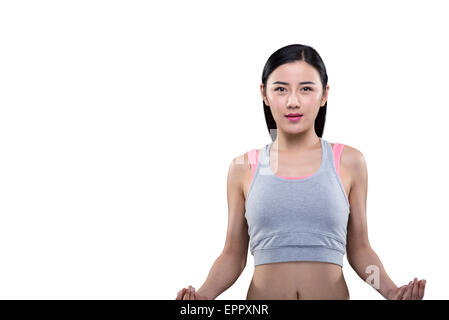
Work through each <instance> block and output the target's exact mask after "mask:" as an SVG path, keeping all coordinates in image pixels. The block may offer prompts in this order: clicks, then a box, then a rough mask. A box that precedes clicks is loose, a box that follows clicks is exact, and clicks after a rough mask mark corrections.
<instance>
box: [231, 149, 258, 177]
mask: <svg viewBox="0 0 449 320" xmlns="http://www.w3.org/2000/svg"><path fill="white" fill-rule="evenodd" d="M261 150H262V149H261V148H260V149H257V148H254V149H250V150H247V151H246V152H244V153H242V154H239V155H237V156H235V157H234V158H233V159H232V161H231V164H230V168H229V170H230V172H231V173H232V174H233V175H234V176H236V177H238V178H239V179H242V181H243V179H246V178H247V177H249V176H251V170H252V166H253V165H255V164H256V163H257V161H258V158H259V154H260V151H261Z"/></svg>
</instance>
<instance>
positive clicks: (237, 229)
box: [197, 153, 251, 300]
mask: <svg viewBox="0 0 449 320" xmlns="http://www.w3.org/2000/svg"><path fill="white" fill-rule="evenodd" d="M248 174H249V175H250V174H251V167H250V165H249V162H248V157H247V155H246V153H245V154H244V155H241V156H239V157H237V158H234V159H233V160H232V162H231V165H230V166H229V171H228V180H227V199H228V227H227V232H226V242H225V245H224V248H223V251H222V253H221V254H220V256H219V257H218V258H217V260H215V262H214V264H213V266H212V268H211V269H210V271H209V275H208V276H207V279H206V281H205V282H204V284H203V285H202V286H201V288H199V289H198V291H197V293H198V295H199V296H201V295H203V296H205V297H207V298H208V299H210V300H212V299H215V298H216V297H217V296H219V295H220V294H221V293H222V292H224V291H225V290H227V289H228V288H229V287H230V286H232V284H234V282H235V281H236V280H237V279H238V277H239V276H240V274H241V273H242V272H243V270H244V268H245V266H246V258H247V256H248V243H249V235H248V225H247V223H246V219H245V196H244V193H243V181H244V179H245V178H247V177H248Z"/></svg>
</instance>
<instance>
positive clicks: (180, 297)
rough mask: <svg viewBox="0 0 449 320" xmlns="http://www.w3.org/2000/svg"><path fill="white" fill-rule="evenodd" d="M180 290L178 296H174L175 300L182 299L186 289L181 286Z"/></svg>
mask: <svg viewBox="0 0 449 320" xmlns="http://www.w3.org/2000/svg"><path fill="white" fill-rule="evenodd" d="M180 291H181V292H180V294H179V298H178V297H176V298H177V299H176V300H182V298H184V292H185V291H186V289H185V288H183V289H182V290H180Z"/></svg>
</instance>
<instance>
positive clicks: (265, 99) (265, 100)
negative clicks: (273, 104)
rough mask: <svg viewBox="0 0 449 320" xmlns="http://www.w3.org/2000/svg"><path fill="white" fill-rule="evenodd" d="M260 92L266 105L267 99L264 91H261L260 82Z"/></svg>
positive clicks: (261, 85)
mask: <svg viewBox="0 0 449 320" xmlns="http://www.w3.org/2000/svg"><path fill="white" fill-rule="evenodd" d="M260 94H261V95H262V99H263V101H264V102H265V104H266V105H267V106H268V105H269V104H268V99H267V97H266V96H265V94H264V92H263V83H261V84H260Z"/></svg>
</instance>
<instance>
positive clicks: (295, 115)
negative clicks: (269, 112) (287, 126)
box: [286, 113, 302, 122]
mask: <svg viewBox="0 0 449 320" xmlns="http://www.w3.org/2000/svg"><path fill="white" fill-rule="evenodd" d="M286 117H287V119H288V120H290V121H291V122H295V121H298V120H299V119H301V117H302V115H300V114H299V113H289V114H288V115H286Z"/></svg>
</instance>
